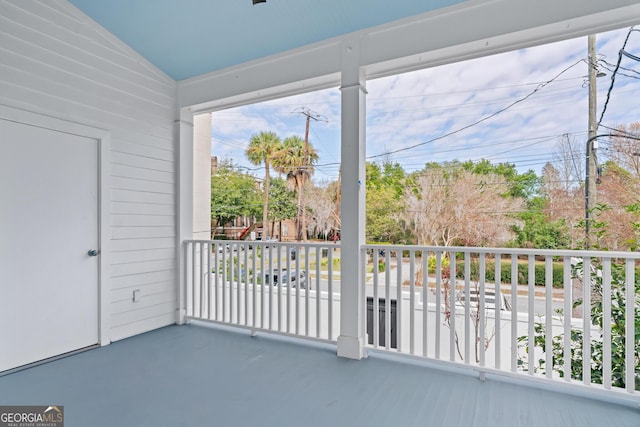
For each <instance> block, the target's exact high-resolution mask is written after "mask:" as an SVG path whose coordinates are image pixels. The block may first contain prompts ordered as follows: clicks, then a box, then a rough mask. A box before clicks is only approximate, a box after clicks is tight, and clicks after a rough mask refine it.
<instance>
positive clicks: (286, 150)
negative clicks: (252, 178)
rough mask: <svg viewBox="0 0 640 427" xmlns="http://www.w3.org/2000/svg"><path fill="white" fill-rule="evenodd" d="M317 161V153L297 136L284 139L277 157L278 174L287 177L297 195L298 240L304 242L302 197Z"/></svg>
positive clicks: (304, 229)
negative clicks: (283, 174)
mask: <svg viewBox="0 0 640 427" xmlns="http://www.w3.org/2000/svg"><path fill="white" fill-rule="evenodd" d="M317 161H318V153H317V152H316V150H315V149H314V148H313V146H311V144H310V143H308V142H305V141H304V139H302V138H300V137H299V136H290V137H288V138H285V140H284V141H283V143H282V150H281V151H280V152H279V153H278V155H277V161H276V163H277V166H276V164H275V163H274V168H277V170H278V172H281V173H285V174H286V175H287V183H289V185H290V187H291V188H293V189H295V190H296V192H297V193H298V215H297V221H296V222H297V225H298V234H297V239H298V240H306V238H307V231H306V220H305V215H304V206H303V199H302V195H303V192H304V187H305V184H306V183H307V181H308V180H309V179H310V178H311V176H312V175H313V165H314V164H315V163H316V162H317Z"/></svg>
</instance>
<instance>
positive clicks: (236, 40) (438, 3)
mask: <svg viewBox="0 0 640 427" xmlns="http://www.w3.org/2000/svg"><path fill="white" fill-rule="evenodd" d="M462 1H463V0H267V2H266V3H260V4H257V5H252V1H251V0H70V2H71V3H73V4H74V5H75V6H76V7H78V8H79V9H80V10H82V11H83V12H84V13H85V14H87V15H88V16H90V17H91V18H92V19H94V20H95V21H97V22H98V23H99V24H101V25H102V26H103V27H105V28H106V29H107V30H108V31H110V32H111V33H113V34H114V35H115V36H117V37H118V38H119V39H121V40H122V41H124V42H125V43H126V44H128V45H129V46H131V47H132V48H133V49H134V50H136V51H137V52H138V53H140V54H141V55H142V56H144V57H145V58H146V59H147V60H149V61H150V62H152V63H153V64H155V65H156V66H157V67H158V68H160V69H161V70H163V71H164V72H165V73H166V74H168V75H169V76H170V77H172V78H174V79H175V80H182V79H186V78H189V77H193V76H197V75H200V74H204V73H208V72H211V71H215V70H219V69H222V68H226V67H229V66H232V65H236V64H241V63H243V62H247V61H251V60H253V59H257V58H261V57H265V56H268V55H272V54H276V53H279V52H283V51H286V50H289V49H294V48H297V47H301V46H304V45H307V44H310V43H315V42H319V41H322V40H325V39H328V38H332V37H335V36H339V35H343V34H347V33H350V32H353V31H358V30H361V29H364V28H367V27H372V26H376V25H380V24H384V23H386V22H390V21H394V20H397V19H401V18H406V17H409V16H413V15H417V14H420V13H424V12H428V11H431V10H435V9H438V8H442V7H445V6H449V5H453V4H456V3H460V2H462Z"/></svg>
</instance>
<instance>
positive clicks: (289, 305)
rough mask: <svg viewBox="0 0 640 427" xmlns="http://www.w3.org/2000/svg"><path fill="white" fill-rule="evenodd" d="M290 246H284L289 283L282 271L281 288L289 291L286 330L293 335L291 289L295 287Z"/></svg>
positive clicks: (279, 251) (279, 253) (279, 254)
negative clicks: (284, 278) (284, 287)
mask: <svg viewBox="0 0 640 427" xmlns="http://www.w3.org/2000/svg"><path fill="white" fill-rule="evenodd" d="M281 249H282V248H281V247H278V257H279V258H282V252H281ZM289 250H290V249H289V245H285V246H284V256H285V258H284V264H285V266H286V267H285V269H286V274H287V282H286V283H285V282H284V280H282V279H283V276H284V274H283V272H282V270H280V285H281V286H286V287H287V290H286V294H287V304H286V311H285V313H286V314H287V322H286V328H287V333H288V334H289V333H291V288H292V287H293V277H292V276H293V275H292V274H291V273H292V271H291V258H290V257H289Z"/></svg>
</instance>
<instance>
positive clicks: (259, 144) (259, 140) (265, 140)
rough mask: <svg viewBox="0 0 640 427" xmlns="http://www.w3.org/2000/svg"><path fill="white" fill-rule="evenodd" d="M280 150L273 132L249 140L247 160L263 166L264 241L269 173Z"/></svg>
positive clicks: (254, 136)
mask: <svg viewBox="0 0 640 427" xmlns="http://www.w3.org/2000/svg"><path fill="white" fill-rule="evenodd" d="M281 149H282V142H281V141H280V138H279V137H278V135H276V134H275V133H274V132H264V131H263V132H260V133H257V134H254V135H253V136H252V137H251V139H250V140H249V147H248V148H247V151H246V155H247V159H249V161H250V162H251V163H253V164H254V165H256V166H259V165H261V164H264V188H263V194H264V205H263V210H262V240H266V239H267V237H268V236H269V227H268V213H269V184H270V176H269V171H270V167H271V164H272V162H273V160H274V157H275V156H276V153H278V152H279V151H280V150H281Z"/></svg>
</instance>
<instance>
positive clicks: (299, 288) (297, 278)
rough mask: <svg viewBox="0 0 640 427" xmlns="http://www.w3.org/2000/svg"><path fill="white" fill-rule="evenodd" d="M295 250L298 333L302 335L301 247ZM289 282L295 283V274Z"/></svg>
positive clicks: (290, 277)
mask: <svg viewBox="0 0 640 427" xmlns="http://www.w3.org/2000/svg"><path fill="white" fill-rule="evenodd" d="M294 251H295V252H292V253H295V257H296V262H295V264H296V274H295V278H296V335H300V290H301V289H302V287H301V285H300V257H299V256H298V255H299V254H298V251H299V247H294ZM289 282H290V285H291V284H293V274H289Z"/></svg>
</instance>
